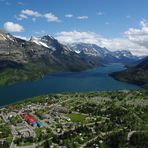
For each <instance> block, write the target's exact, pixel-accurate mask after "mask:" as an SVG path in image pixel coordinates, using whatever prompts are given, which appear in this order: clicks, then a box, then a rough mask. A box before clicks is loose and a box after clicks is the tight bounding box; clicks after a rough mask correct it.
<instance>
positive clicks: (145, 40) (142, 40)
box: [124, 20, 148, 48]
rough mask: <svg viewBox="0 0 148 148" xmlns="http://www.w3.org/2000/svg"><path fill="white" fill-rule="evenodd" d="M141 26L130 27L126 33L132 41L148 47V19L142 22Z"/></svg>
mask: <svg viewBox="0 0 148 148" xmlns="http://www.w3.org/2000/svg"><path fill="white" fill-rule="evenodd" d="M140 25H141V28H139V29H137V28H130V29H129V30H128V31H126V32H125V33H124V35H125V36H126V37H127V38H128V39H129V40H130V41H132V42H134V43H136V44H138V45H140V46H144V47H145V48H148V21H146V20H142V21H141V22H140Z"/></svg>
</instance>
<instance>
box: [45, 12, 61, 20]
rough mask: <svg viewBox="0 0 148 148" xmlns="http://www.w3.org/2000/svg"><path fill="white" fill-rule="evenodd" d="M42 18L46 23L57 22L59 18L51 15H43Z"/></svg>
mask: <svg viewBox="0 0 148 148" xmlns="http://www.w3.org/2000/svg"><path fill="white" fill-rule="evenodd" d="M44 17H45V18H46V19H47V21H48V22H58V21H59V18H58V17H57V16H55V15H54V14H52V13H46V14H44Z"/></svg>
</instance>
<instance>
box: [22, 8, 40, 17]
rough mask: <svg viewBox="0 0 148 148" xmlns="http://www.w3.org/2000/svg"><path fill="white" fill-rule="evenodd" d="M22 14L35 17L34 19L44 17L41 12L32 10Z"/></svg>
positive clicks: (23, 11)
mask: <svg viewBox="0 0 148 148" xmlns="http://www.w3.org/2000/svg"><path fill="white" fill-rule="evenodd" d="M21 13H22V14H24V15H28V16H33V17H40V16H42V15H41V14H40V13H39V12H37V11H33V10H30V9H25V10H22V11H21Z"/></svg>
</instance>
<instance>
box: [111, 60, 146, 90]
mask: <svg viewBox="0 0 148 148" xmlns="http://www.w3.org/2000/svg"><path fill="white" fill-rule="evenodd" d="M112 76H113V77H114V78H115V79H117V80H120V81H125V82H130V83H135V84H138V85H141V86H142V87H144V88H148V57H146V58H145V59H144V60H142V61H141V62H140V63H139V64H137V65H135V66H133V67H129V68H127V69H126V70H124V71H121V72H116V73H113V74H112Z"/></svg>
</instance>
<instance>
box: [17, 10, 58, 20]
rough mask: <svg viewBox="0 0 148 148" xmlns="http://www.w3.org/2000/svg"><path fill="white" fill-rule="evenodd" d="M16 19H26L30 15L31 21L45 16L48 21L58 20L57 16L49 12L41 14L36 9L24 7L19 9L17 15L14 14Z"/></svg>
mask: <svg viewBox="0 0 148 148" xmlns="http://www.w3.org/2000/svg"><path fill="white" fill-rule="evenodd" d="M15 17H16V19H17V20H23V19H27V18H28V17H32V21H36V18H38V17H41V18H45V19H46V20H47V21H48V22H59V21H60V20H59V18H58V17H57V16H55V15H54V14H52V13H51V12H49V13H45V14H41V13H39V12H38V11H33V10H31V9H24V10H22V11H21V13H20V14H19V16H15Z"/></svg>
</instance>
